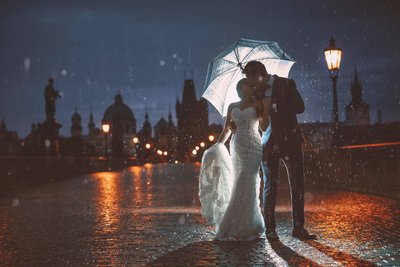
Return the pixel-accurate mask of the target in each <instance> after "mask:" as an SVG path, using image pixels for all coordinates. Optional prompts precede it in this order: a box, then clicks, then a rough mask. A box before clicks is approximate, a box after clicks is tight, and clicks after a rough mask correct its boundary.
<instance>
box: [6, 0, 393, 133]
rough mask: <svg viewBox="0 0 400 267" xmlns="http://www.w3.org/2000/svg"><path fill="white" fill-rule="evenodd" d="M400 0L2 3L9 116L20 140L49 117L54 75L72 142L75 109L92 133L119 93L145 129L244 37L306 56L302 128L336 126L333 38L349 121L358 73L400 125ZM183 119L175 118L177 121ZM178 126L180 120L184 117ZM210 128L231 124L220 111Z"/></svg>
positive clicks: (60, 113)
mask: <svg viewBox="0 0 400 267" xmlns="http://www.w3.org/2000/svg"><path fill="white" fill-rule="evenodd" d="M398 14H400V2H399V1H395V0H392V1H384V0H381V1H363V0H354V1H333V0H331V1H322V0H308V1H296V0H293V1H287V0H280V1H239V0H235V1H209V0H198V1H197V0H196V1H191V0H188V1H174V0H169V1H162V0H159V1H154V0H146V1H138V0H135V1H132V0H126V1H117V0H116V1H108V0H86V1H66V0H65V1H61V0H51V1H30V0H18V1H15V0H11V1H7V0H6V1H5V0H2V1H1V4H0V119H2V118H4V120H5V122H6V124H7V128H8V129H9V130H12V131H17V132H18V134H19V136H20V137H25V136H26V135H27V134H28V133H29V132H30V126H31V124H32V123H34V122H35V123H37V122H42V121H44V119H45V112H44V97H43V89H44V87H45V86H46V84H47V79H48V78H49V76H50V75H51V76H53V77H54V78H55V81H56V83H55V87H56V89H59V90H60V91H61V92H62V94H63V97H62V98H61V99H59V100H58V101H57V111H56V115H55V117H56V118H57V120H58V121H59V122H60V123H61V124H63V128H61V134H62V135H64V136H69V135H70V126H71V122H70V118H71V115H72V114H73V112H74V109H75V107H77V108H78V112H79V113H80V114H81V116H82V124H83V125H82V126H83V128H84V133H87V123H88V118H89V112H90V108H91V107H92V109H93V115H94V118H95V123H96V126H97V127H99V125H100V121H101V119H102V116H103V113H104V111H105V109H106V107H108V106H109V105H110V104H112V103H113V101H114V95H115V94H116V93H118V92H120V93H121V94H122V96H123V97H124V102H125V103H126V104H128V105H129V106H130V107H131V108H132V109H133V112H134V113H135V116H136V119H137V122H138V124H137V126H138V129H141V127H142V123H143V120H144V113H145V109H146V107H147V109H148V112H149V115H150V121H151V123H152V124H153V126H154V124H155V123H156V122H157V121H158V120H159V119H160V117H161V115H164V117H165V118H166V117H167V115H168V107H169V106H171V108H172V112H173V115H175V101H176V98H177V97H181V95H182V87H183V79H184V71H187V76H188V77H191V74H190V72H191V71H193V73H194V76H193V78H194V82H195V86H196V91H197V95H198V96H200V95H201V94H202V92H203V85H204V81H205V75H206V70H207V64H208V62H209V61H211V60H212V58H214V57H215V56H216V55H218V54H219V53H220V52H221V51H222V50H223V49H224V48H226V47H227V46H229V45H231V44H232V43H233V42H235V41H236V40H237V39H239V38H248V39H259V40H269V41H277V42H278V43H279V45H280V46H281V48H282V49H283V50H285V51H286V52H287V53H288V54H289V55H290V56H291V57H293V58H294V59H295V60H296V64H295V65H294V66H293V68H292V70H291V72H290V74H289V77H290V78H293V79H295V80H296V82H297V86H298V88H299V90H300V93H301V94H302V96H303V98H304V100H305V103H306V112H305V113H304V114H303V115H301V116H300V117H299V118H300V121H302V122H304V121H306V122H312V121H330V119H331V113H332V112H331V107H332V96H331V90H332V85H331V81H330V79H329V76H328V73H327V70H326V65H325V61H324V58H323V49H324V48H326V46H327V45H328V40H329V38H330V36H331V35H333V36H334V37H335V39H336V44H337V46H338V47H340V48H342V49H343V51H344V57H343V60H342V68H341V70H340V73H341V76H340V78H339V81H338V98H339V110H340V120H344V106H345V105H346V104H347V103H348V102H349V101H350V81H351V78H352V76H353V73H354V68H355V66H356V65H357V69H358V71H359V77H360V79H361V81H362V84H363V89H364V99H365V101H366V102H367V103H369V104H370V115H371V120H372V122H375V121H376V118H377V116H376V110H377V109H378V108H380V109H381V110H382V116H383V120H384V121H399V120H400V30H399V28H400V18H399V15H398ZM174 118H175V116H174ZM174 120H175V119H174ZM210 122H217V123H221V122H222V120H221V119H220V116H219V115H218V113H217V112H216V111H214V109H213V107H212V106H211V105H210Z"/></svg>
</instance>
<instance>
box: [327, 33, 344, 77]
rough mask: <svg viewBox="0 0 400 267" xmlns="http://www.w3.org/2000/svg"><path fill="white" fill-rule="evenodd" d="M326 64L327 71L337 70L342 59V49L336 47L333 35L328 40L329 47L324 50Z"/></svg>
mask: <svg viewBox="0 0 400 267" xmlns="http://www.w3.org/2000/svg"><path fill="white" fill-rule="evenodd" d="M324 54H325V60H326V65H327V66H328V70H329V71H338V70H339V68H340V61H341V59H342V49H340V48H337V47H336V42H335V39H333V37H331V39H330V40H329V47H327V48H326V49H325V50H324Z"/></svg>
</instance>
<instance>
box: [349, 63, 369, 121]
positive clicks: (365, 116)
mask: <svg viewBox="0 0 400 267" xmlns="http://www.w3.org/2000/svg"><path fill="white" fill-rule="evenodd" d="M362 94H363V91H362V85H361V82H360V80H359V79H358V73H357V70H355V71H354V78H353V81H352V82H351V101H350V103H349V104H348V105H347V106H346V121H345V122H344V124H345V125H349V126H361V125H369V124H370V120H369V105H368V104H367V103H366V102H365V101H364V99H363V96H362Z"/></svg>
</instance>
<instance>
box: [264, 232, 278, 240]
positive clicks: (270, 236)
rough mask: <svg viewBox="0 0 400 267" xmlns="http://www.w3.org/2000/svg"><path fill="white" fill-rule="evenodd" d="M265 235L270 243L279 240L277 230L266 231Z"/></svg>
mask: <svg viewBox="0 0 400 267" xmlns="http://www.w3.org/2000/svg"><path fill="white" fill-rule="evenodd" d="M265 235H266V237H267V239H268V240H269V241H277V240H279V236H278V233H277V232H276V231H275V230H266V231H265Z"/></svg>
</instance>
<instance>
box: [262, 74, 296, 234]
mask: <svg viewBox="0 0 400 267" xmlns="http://www.w3.org/2000/svg"><path fill="white" fill-rule="evenodd" d="M271 103H272V110H271V112H270V123H271V127H272V133H271V136H270V138H269V139H268V141H267V143H266V144H263V160H262V169H263V174H264V175H263V176H264V177H263V178H264V194H263V205H264V217H265V224H266V228H267V231H268V230H269V231H270V230H275V227H276V223H275V206H276V197H277V187H278V181H279V165H280V160H282V161H283V162H284V163H285V164H286V166H287V168H288V171H289V173H288V176H289V177H288V178H289V182H290V189H291V195H292V214H293V227H294V228H302V227H303V226H304V173H303V151H302V148H301V143H302V135H301V130H300V128H299V125H298V122H297V116H296V114H300V113H303V112H304V102H303V99H302V98H301V96H300V94H299V92H298V91H297V89H296V84H295V82H294V81H293V80H291V79H286V78H281V77H277V76H275V78H274V81H273V85H272V96H271Z"/></svg>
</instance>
